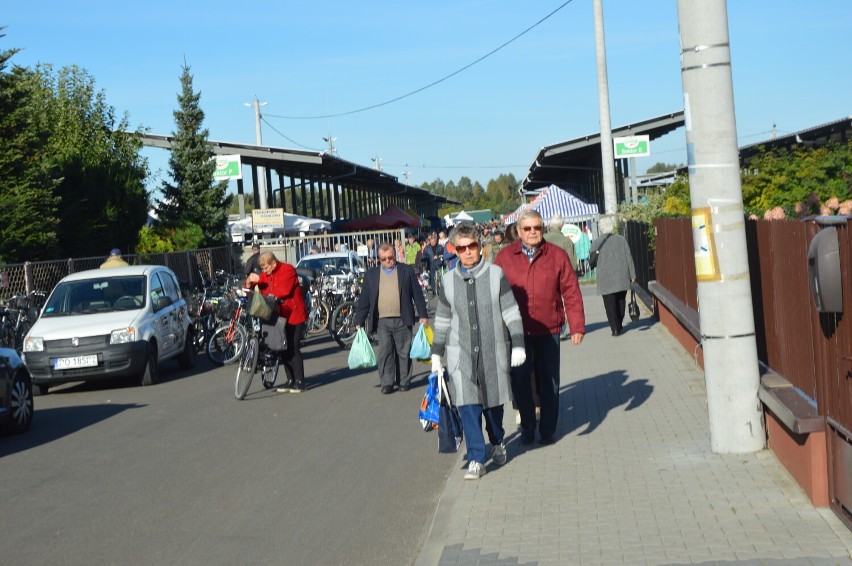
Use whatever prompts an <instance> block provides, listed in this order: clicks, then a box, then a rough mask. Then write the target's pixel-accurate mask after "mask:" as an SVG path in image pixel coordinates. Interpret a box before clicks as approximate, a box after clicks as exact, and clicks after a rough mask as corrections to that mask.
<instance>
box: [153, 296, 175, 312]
mask: <svg viewBox="0 0 852 566" xmlns="http://www.w3.org/2000/svg"><path fill="white" fill-rule="evenodd" d="M170 304H172V298H171V297H169V296H168V295H163V296H162V297H160V298H159V299H157V304H156V305H155V306H156V309H155V310H161V309H164V308H166V307H167V306H169V305H170Z"/></svg>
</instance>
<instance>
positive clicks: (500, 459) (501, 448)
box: [491, 442, 506, 466]
mask: <svg viewBox="0 0 852 566" xmlns="http://www.w3.org/2000/svg"><path fill="white" fill-rule="evenodd" d="M491 459H492V460H494V463H495V464H497V465H498V466H502V465H503V464H505V463H506V445H505V444H503V443H502V442H501V443H500V444H497V445H495V446H494V450H493V451H492V452H491Z"/></svg>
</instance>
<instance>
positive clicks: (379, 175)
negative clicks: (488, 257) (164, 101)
mask: <svg viewBox="0 0 852 566" xmlns="http://www.w3.org/2000/svg"><path fill="white" fill-rule="evenodd" d="M140 139H141V141H142V144H143V145H145V146H148V147H158V148H162V149H169V150H170V149H171V148H172V142H173V140H174V137H173V136H163V135H156V134H146V133H143V134H140ZM207 146H208V147H209V148H210V149H211V151H212V152H213V154H214V155H239V156H240V161H241V162H242V164H243V165H244V166H246V165H247V166H249V167H251V170H252V177H256V172H257V171H258V168H259V167H263V168H265V169H266V175H267V178H268V179H270V180H272V179H274V178H275V177H278V178H279V179H281V181H282V182H281V183H280V185H281V186H280V187H278V189H280V190H284V189H289V188H291V187H293V188H296V189H302V188H303V187H305V186H313V185H314V183H317V184H319V183H331V184H335V185H339V186H341V187H343V190H344V191H347V192H348V193H350V194H351V197H352V201H349V200H347V199H346V197H345V196H344V197H342V198H341V199H339V200H342V201H345V202H343V203H341V202H338V201H335V202H334V205H335V206H336V207H337V208H338V209H339V210H336V211H332V212H331V213H329V209H330V208H331V203H330V202H326V203H323V202H322V201H320V202H319V203H315V202H314V201H312V200H310V199H307V198H306V199H301V198H300V199H298V205H299V206H298V210H291V212H294V213H296V214H300V215H302V216H312V217H316V218H321V219H323V220H339V219H341V218H346V217H351V216H355V215H356V214H357V211H356V212H353V211H352V210H351V208H352V207H351V206H348V205H349V202H359V201H360V202H363V201H365V200H369V199H368V198H366V197H367V196H369V197H371V198H373V199H375V200H376V202H377V201H378V199H385V200H384V201H383V202H397V203H398V204H400V205H402V206H404V207H405V208H407V209H410V210H414V211H416V212H417V213H418V214H422V215H424V216H426V217H430V216H431V217H434V216H437V215H438V209H439V208H440V207H441V206H442V205H444V204H447V203H453V201H450V200H448V199H446V198H444V197H442V196H439V195H433V194H432V193H430V192H429V191H426V190H424V189H420V188H417V187H413V186H411V185H407V184H405V183H401V182H400V181H399V179H398V178H397V177H396V176H394V175H390V174H388V173H386V172H384V171H379V170H378V169H373V168H372V167H367V166H363V165H359V164H357V163H353V162H351V161H347V160H345V159H341V158H340V157H337V156H336V155H332V154H329V153H326V152H324V151H308V150H299V149H286V148H279V147H270V146H259V145H251V144H240V143H232V142H223V141H212V140H208V141H207ZM271 171H275V172H276V175H272V174H271V173H270V172H271ZM297 181H298V182H297ZM252 182H253V183H254V185H255V187H257V179H256V178H253V179H252ZM239 184H240V186H242V181H240V183H239ZM273 184H279V183H277V182H276V183H267V192H268V193H269V194H268V196H267V201H268V202H272V200H273V199H272V198H271V196H272V194H273V192H274V189H273V186H271V185H273ZM285 185H290V186H285ZM284 204H285V205H287V204H289V203H284ZM317 204H318V205H317ZM324 204H325V206H324ZM344 205H346V207H344ZM289 208H292V206H290V207H289ZM346 208H349V209H350V210H347V209H346ZM355 208H356V209H357V208H358V207H357V206H356V207H355ZM374 210H379V209H374Z"/></svg>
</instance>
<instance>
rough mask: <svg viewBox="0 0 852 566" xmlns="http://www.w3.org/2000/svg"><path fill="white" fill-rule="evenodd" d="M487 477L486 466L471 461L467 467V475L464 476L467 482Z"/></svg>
mask: <svg viewBox="0 0 852 566" xmlns="http://www.w3.org/2000/svg"><path fill="white" fill-rule="evenodd" d="M484 475H485V465H484V464H480V463H479V462H474V461H472V460H471V462H470V464H468V466H467V473H466V474H465V475H464V479H466V480H478V479H479V478H481V477H482V476H484Z"/></svg>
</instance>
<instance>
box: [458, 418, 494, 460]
mask: <svg viewBox="0 0 852 566" xmlns="http://www.w3.org/2000/svg"><path fill="white" fill-rule="evenodd" d="M458 409H459V416H460V417H461V422H462V432H464V443H465V445H466V446H467V460H468V461H469V462H479V463H480V464H484V463H485V459H486V458H487V457H488V453H487V452H486V450H485V437H484V436H483V435H482V417H485V431H486V432H487V433H488V442H490V443H491V444H492V445H493V446H496V445H498V444H500V443H501V442H503V436H504V435H505V434H506V433H505V431H504V430H503V405H498V406H496V407H489V408H488V409H483V408H482V405H461V406H460V407H459V408H458Z"/></svg>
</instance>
